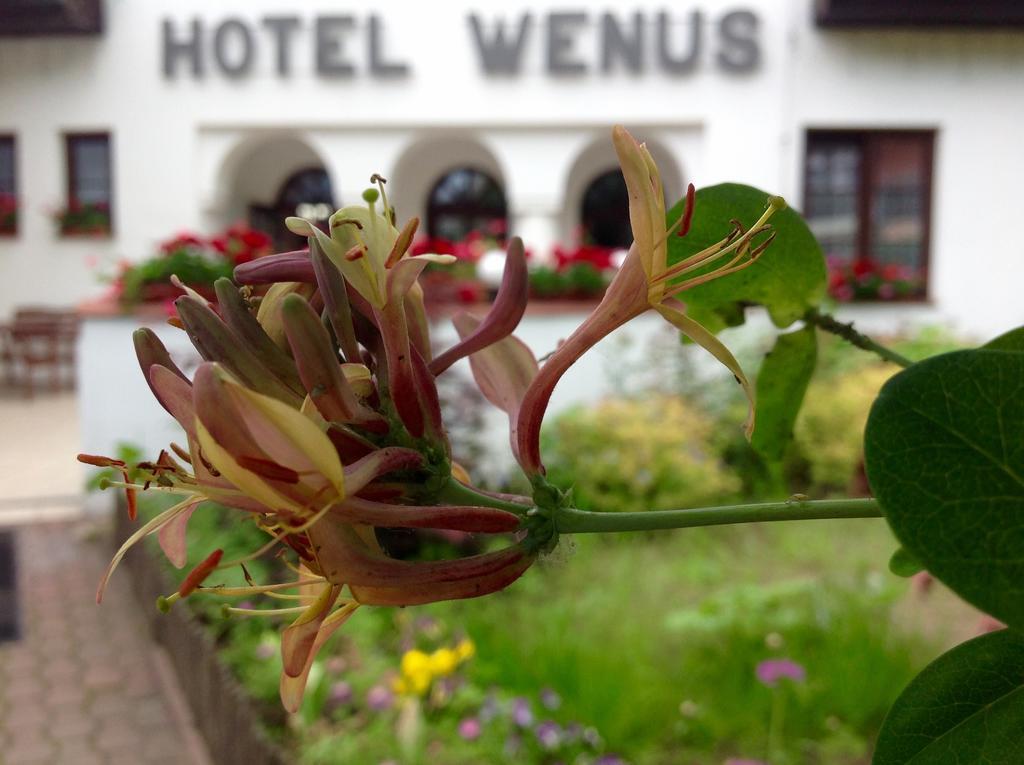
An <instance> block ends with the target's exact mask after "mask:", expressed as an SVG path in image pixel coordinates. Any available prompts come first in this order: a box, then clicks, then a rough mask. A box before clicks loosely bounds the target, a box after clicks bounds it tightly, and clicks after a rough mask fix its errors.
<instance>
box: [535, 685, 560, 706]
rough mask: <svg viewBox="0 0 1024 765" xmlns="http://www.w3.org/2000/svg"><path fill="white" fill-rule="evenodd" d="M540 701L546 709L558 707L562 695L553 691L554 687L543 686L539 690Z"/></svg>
mask: <svg viewBox="0 0 1024 765" xmlns="http://www.w3.org/2000/svg"><path fill="white" fill-rule="evenodd" d="M540 703H541V704H543V705H544V706H545V707H546V708H547V709H558V708H559V707H560V706H562V697H561V696H559V695H558V694H557V693H556V692H555V689H554V688H545V689H544V690H542V691H541V692H540Z"/></svg>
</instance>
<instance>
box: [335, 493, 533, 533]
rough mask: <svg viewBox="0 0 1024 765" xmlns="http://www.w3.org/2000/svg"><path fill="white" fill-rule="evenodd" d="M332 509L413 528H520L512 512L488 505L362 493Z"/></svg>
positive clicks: (361, 518)
mask: <svg viewBox="0 0 1024 765" xmlns="http://www.w3.org/2000/svg"><path fill="white" fill-rule="evenodd" d="M331 512H332V513H333V514H335V515H336V516H338V517H339V518H344V519H345V520H348V521H351V522H352V523H365V524H367V525H370V526H385V527H396V528H412V529H451V530H454V531H466V532H470V533H480V534H501V533H507V532H511V531H515V530H516V529H518V528H519V524H520V518H519V516H518V515H516V514H515V513H510V512H507V511H505V510H497V509H495V508H491V507H477V506H462V505H422V506H421V505H395V504H389V503H385V502H374V501H372V500H368V499H363V498H362V497H346V498H345V501H344V502H342V503H341V504H339V505H337V506H336V507H334V508H333V509H332V510H331Z"/></svg>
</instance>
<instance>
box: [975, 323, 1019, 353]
mask: <svg viewBox="0 0 1024 765" xmlns="http://www.w3.org/2000/svg"><path fill="white" fill-rule="evenodd" d="M981 347H982V348H988V349H989V350H993V351H1024V327H1017V329H1011V330H1010V331H1009V332H1004V333H1003V334H1001V335H1000V336H999V337H997V338H995V339H994V340H989V341H988V342H987V343H985V344H984V345H983V346H981Z"/></svg>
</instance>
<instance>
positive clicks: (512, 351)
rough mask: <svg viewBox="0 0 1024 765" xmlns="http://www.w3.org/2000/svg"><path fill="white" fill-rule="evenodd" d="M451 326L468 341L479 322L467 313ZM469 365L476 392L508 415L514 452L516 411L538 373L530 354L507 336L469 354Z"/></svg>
mask: <svg viewBox="0 0 1024 765" xmlns="http://www.w3.org/2000/svg"><path fill="white" fill-rule="evenodd" d="M452 323H453V324H454V325H455V329H456V330H457V331H458V333H459V337H462V338H468V337H471V336H472V335H473V333H474V332H475V331H476V330H477V329H478V328H479V327H480V326H481V323H480V320H479V319H477V318H475V317H473V316H470V315H469V314H467V313H462V314H459V315H457V316H456V317H455V318H454V319H452ZM469 365H470V368H471V369H472V371H473V378H474V379H475V380H476V384H477V385H478V386H479V388H480V392H481V393H483V394H484V396H486V398H487V400H488V401H490V402H491V403H492V404H494V405H495V406H496V407H498V408H499V409H501V410H502V411H504V412H505V413H506V414H507V415H508V418H509V432H510V438H511V440H512V448H513V450H514V449H515V448H516V445H517V438H516V428H517V427H518V421H519V408H520V406H521V405H522V402H523V398H524V397H525V395H526V391H527V390H528V389H529V387H530V384H531V383H532V382H533V380H534V378H535V377H536V376H537V370H538V369H539V367H538V365H537V360H536V359H535V358H534V356H533V352H532V351H531V350H530V349H529V347H527V345H526V343H524V342H523V341H522V340H520V339H519V338H518V337H515V336H514V335H509V336H508V337H505V338H503V339H502V340H499V341H498V342H496V343H492V344H491V345H488V346H487V347H486V348H483V349H481V350H479V351H477V352H475V353H473V354H471V355H470V357H469Z"/></svg>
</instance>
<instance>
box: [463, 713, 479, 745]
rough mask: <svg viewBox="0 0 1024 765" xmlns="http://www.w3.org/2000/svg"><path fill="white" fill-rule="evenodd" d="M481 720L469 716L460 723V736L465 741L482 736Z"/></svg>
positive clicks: (474, 739)
mask: <svg viewBox="0 0 1024 765" xmlns="http://www.w3.org/2000/svg"><path fill="white" fill-rule="evenodd" d="M480 730H481V726H480V721H479V720H478V719H476V718H475V717H467V718H466V719H465V720H462V721H461V722H460V723H459V736H460V737H461V738H462V739H463V740H464V741H476V740H477V739H478V738H480Z"/></svg>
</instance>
